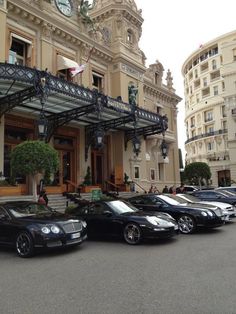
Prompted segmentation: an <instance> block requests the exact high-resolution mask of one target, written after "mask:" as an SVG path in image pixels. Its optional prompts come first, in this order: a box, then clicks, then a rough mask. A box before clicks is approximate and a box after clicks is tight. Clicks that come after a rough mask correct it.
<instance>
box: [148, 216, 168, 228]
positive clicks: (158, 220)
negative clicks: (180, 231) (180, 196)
mask: <svg viewBox="0 0 236 314" xmlns="http://www.w3.org/2000/svg"><path fill="white" fill-rule="evenodd" d="M146 219H147V221H148V222H150V223H151V224H152V225H154V226H162V227H173V226H174V223H172V222H169V221H166V220H164V219H161V218H158V217H155V216H147V217H146Z"/></svg>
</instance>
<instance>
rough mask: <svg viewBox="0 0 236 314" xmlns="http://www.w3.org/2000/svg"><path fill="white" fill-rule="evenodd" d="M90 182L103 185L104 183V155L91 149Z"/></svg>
mask: <svg viewBox="0 0 236 314" xmlns="http://www.w3.org/2000/svg"><path fill="white" fill-rule="evenodd" d="M91 157H92V159H91V162H92V183H93V185H99V186H100V187H103V183H104V155H103V152H99V151H95V150H94V151H92V156H91Z"/></svg>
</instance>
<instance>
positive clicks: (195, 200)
mask: <svg viewBox="0 0 236 314" xmlns="http://www.w3.org/2000/svg"><path fill="white" fill-rule="evenodd" d="M177 196H179V195H177ZM179 197H181V198H183V199H186V200H187V202H191V203H198V202H199V201H200V200H199V199H198V198H197V197H195V196H193V195H186V194H184V195H181V196H179Z"/></svg>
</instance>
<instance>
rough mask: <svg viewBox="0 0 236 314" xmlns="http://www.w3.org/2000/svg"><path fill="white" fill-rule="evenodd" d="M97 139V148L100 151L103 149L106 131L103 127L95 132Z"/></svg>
mask: <svg viewBox="0 0 236 314" xmlns="http://www.w3.org/2000/svg"><path fill="white" fill-rule="evenodd" d="M94 137H95V147H96V148H97V149H100V148H102V147H103V144H104V143H103V138H104V131H103V129H102V128H101V127H98V128H97V129H96V130H95V132H94Z"/></svg>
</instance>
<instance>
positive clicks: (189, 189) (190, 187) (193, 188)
mask: <svg viewBox="0 0 236 314" xmlns="http://www.w3.org/2000/svg"><path fill="white" fill-rule="evenodd" d="M184 190H185V192H186V193H189V194H191V193H192V192H194V191H198V190H199V189H198V187H197V186H194V185H184Z"/></svg>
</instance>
